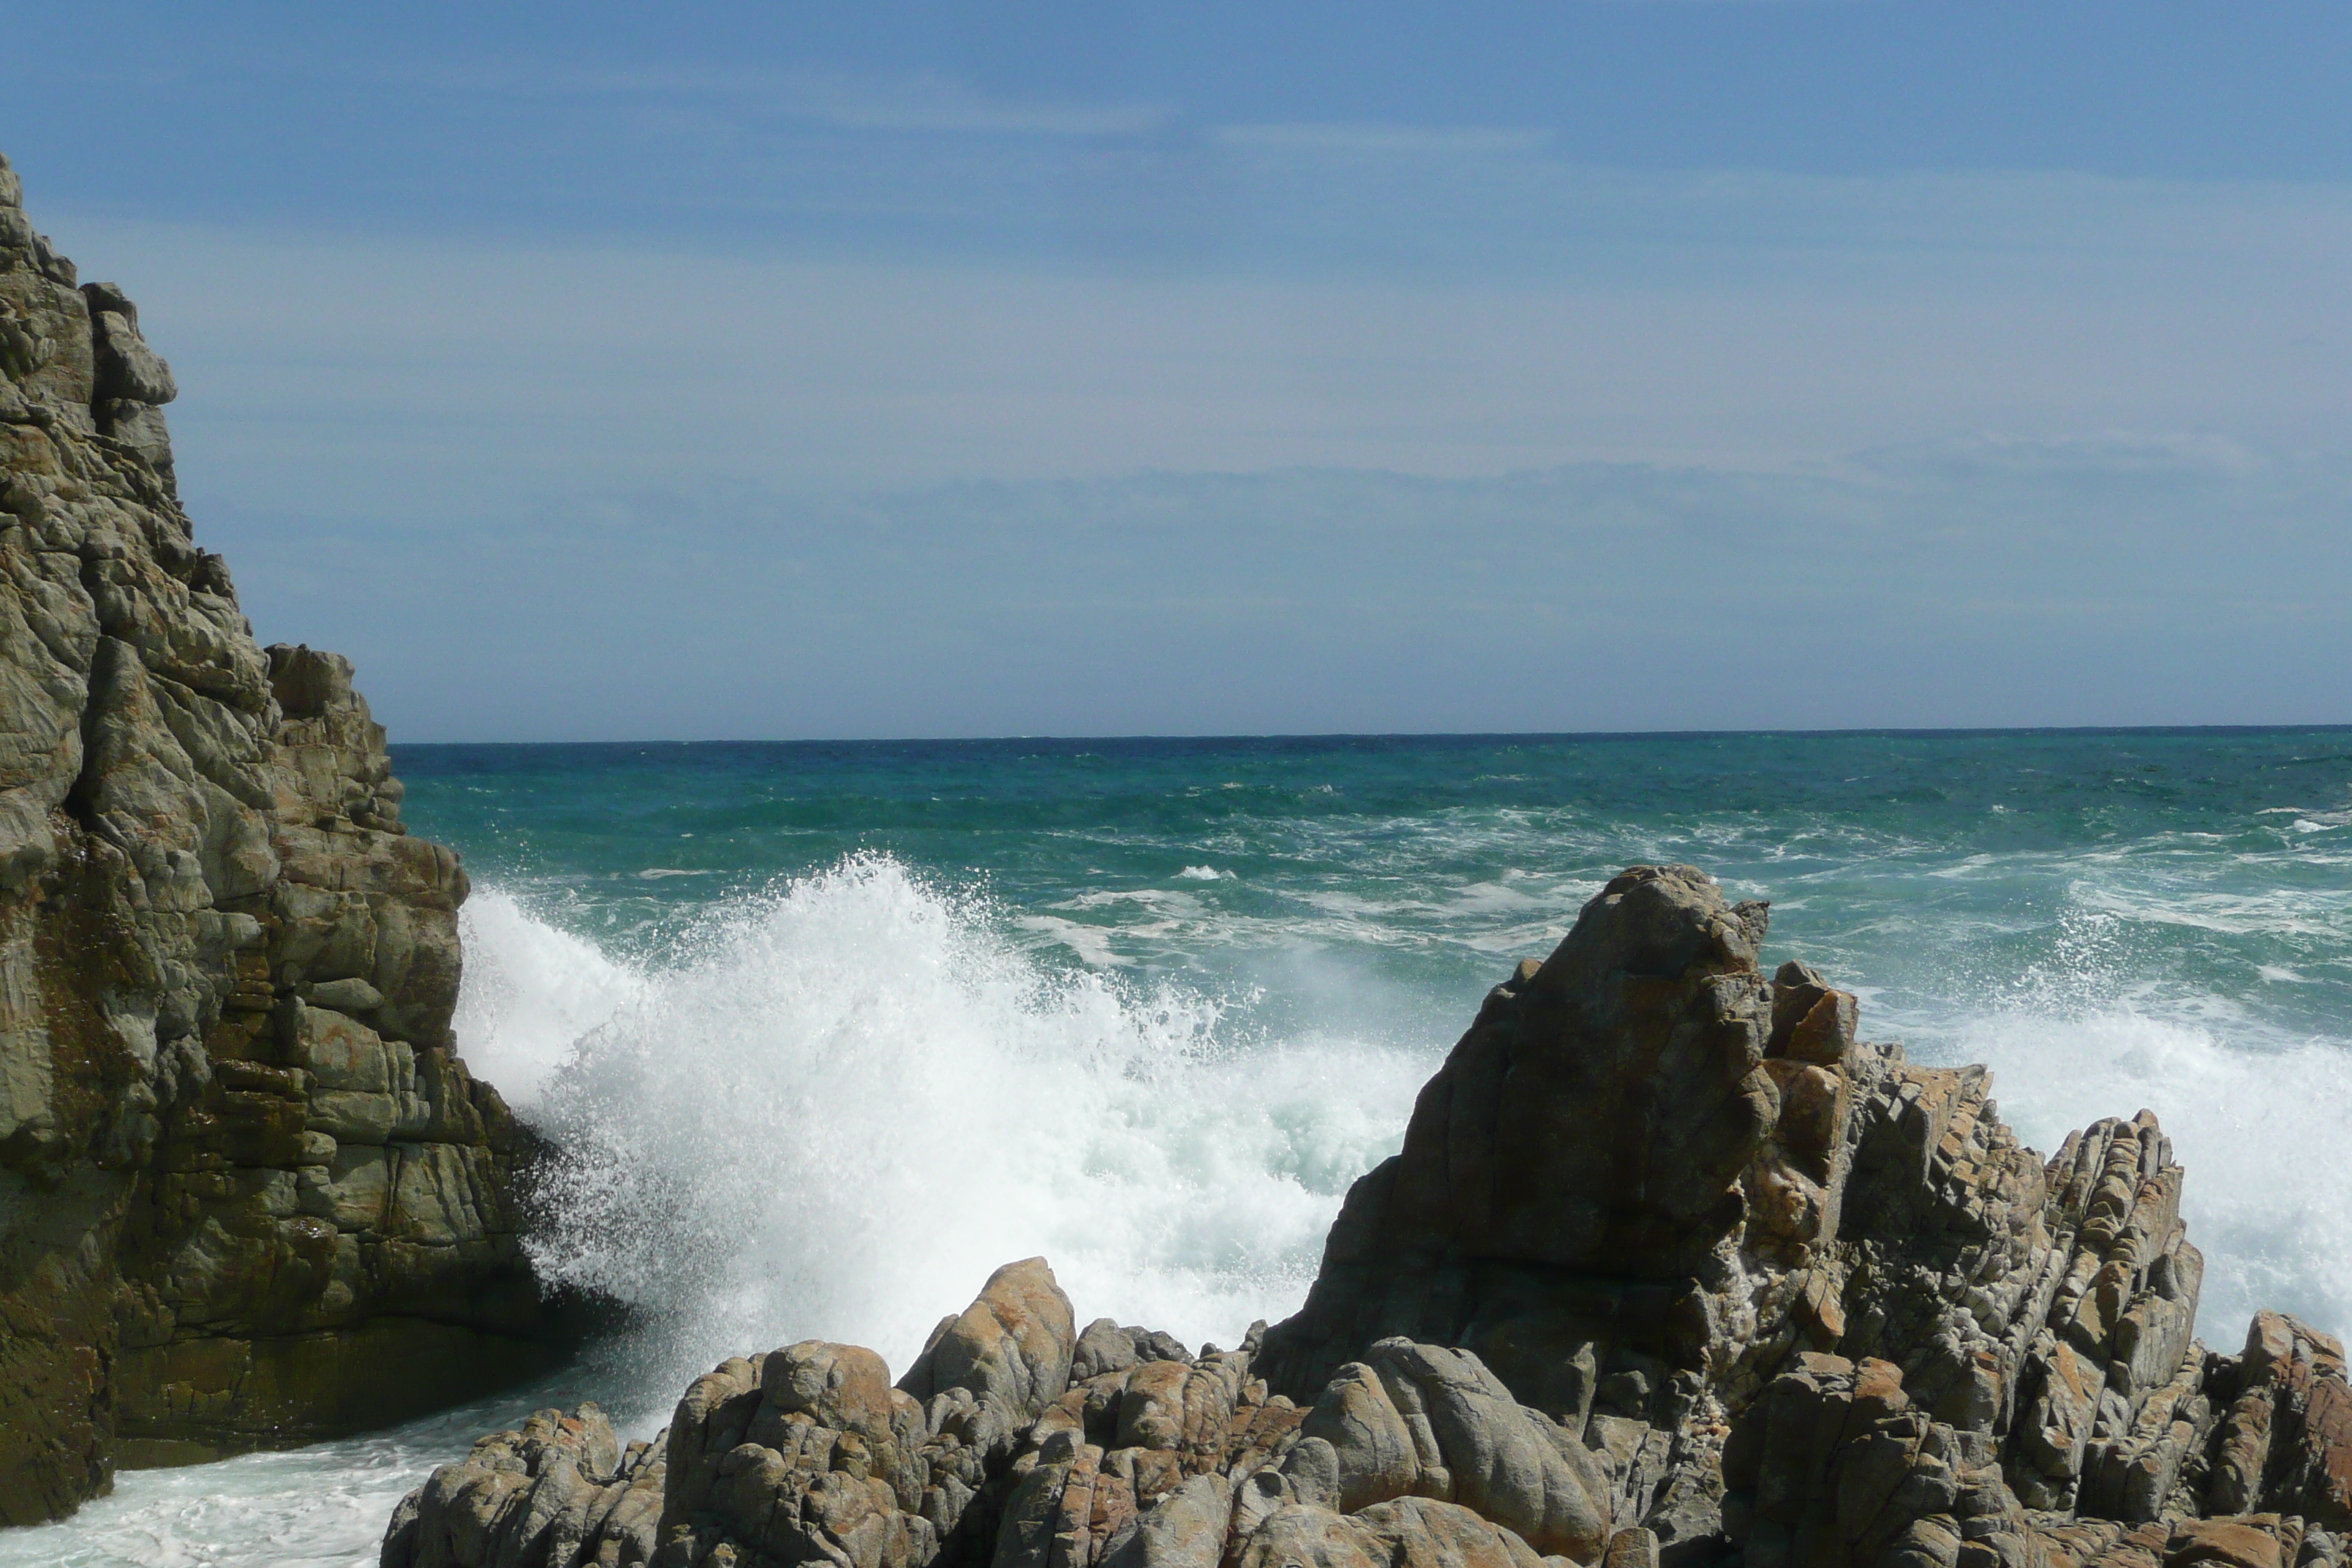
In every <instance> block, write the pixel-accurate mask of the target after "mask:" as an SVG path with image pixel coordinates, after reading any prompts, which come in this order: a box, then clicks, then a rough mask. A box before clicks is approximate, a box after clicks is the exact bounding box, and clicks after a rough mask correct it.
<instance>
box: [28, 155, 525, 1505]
mask: <svg viewBox="0 0 2352 1568" xmlns="http://www.w3.org/2000/svg"><path fill="white" fill-rule="evenodd" d="M18 199H19V184H18V182H17V180H16V175H15V174H14V172H13V171H9V170H8V169H7V166H6V164H5V160H0V1523H25V1522H29V1521H36V1520H40V1519H45V1518H49V1517H53V1516H55V1515H57V1514H58V1513H61V1512H63V1511H65V1510H68V1509H70V1508H71V1507H72V1506H73V1505H74V1504H75V1503H76V1502H78V1501H79V1500H81V1499H82V1498H85V1497H88V1496H89V1495H92V1494H93V1493H95V1492H97V1491H100V1490H102V1489H104V1488H105V1486H106V1485H107V1481H108V1478H109V1475H110V1472H111V1470H112V1468H114V1467H115V1466H116V1465H118V1464H141V1463H153V1462H162V1461H164V1460H170V1459H179V1458H202V1457H207V1456H211V1455H215V1454H219V1453H223V1452H228V1451H233V1450H236V1449H239V1448H249V1447H262V1446H268V1445H272V1444H283V1443H299V1442H308V1441H311V1440H313V1439H315V1438H317V1437H320V1436H327V1435H329V1434H331V1433H334V1432H340V1431H346V1430H350V1429H352V1427H354V1426H367V1425H373V1424H375V1423H378V1422H384V1421H391V1420H394V1419H398V1418H401V1417H404V1416H406V1415H414V1414H418V1413H421V1412H422V1411H423V1410H425V1409H427V1408H430V1407H431V1406H432V1405H433V1404H435V1403H437V1402H442V1401H446V1400H448V1399H451V1398H453V1397H465V1396H469V1395H472V1394H478V1393H479V1392H481V1390H482V1389H483V1388H484V1387H486V1386H488V1384H492V1383H496V1382H499V1381H502V1380H504V1379H506V1378H509V1377H513V1376H520V1375H525V1374H528V1373H530V1372H531V1371H533V1370H534V1369H536V1368H538V1367H540V1366H542V1365H545V1364H547V1363H548V1362H549V1361H551V1359H552V1357H553V1354H554V1353H556V1352H555V1350H554V1348H553V1347H552V1346H551V1344H548V1343H546V1342H549V1341H552V1340H554V1339H557V1338H559V1337H560V1336H559V1335H558V1334H557V1333H556V1332H555V1330H556V1327H557V1325H556V1324H555V1323H554V1322H553V1321H552V1320H551V1318H549V1317H548V1316H547V1315H546V1314H544V1313H542V1312H541V1310H540V1309H539V1308H538V1307H537V1305H536V1299H537V1298H536V1289H535V1286H534V1283H533V1281H532V1279H531V1275H530V1268H529V1265H528V1263H527V1261H526V1260H525V1259H524V1258H523V1256H522V1254H521V1252H520V1247H519V1244H518V1242H517V1238H516V1237H515V1234H514V1227H513V1223H512V1220H511V1217H510V1215H509V1204H508V1202H507V1200H506V1196H505V1194H506V1193H507V1191H508V1190H509V1188H510V1186H511V1185H512V1184H513V1182H514V1180H515V1175H516V1169H517V1163H518V1161H519V1159H520V1154H521V1148H522V1145H521V1144H520V1142H519V1140H518V1139H517V1137H516V1135H515V1133H514V1131H513V1130H512V1128H511V1126H509V1125H508V1124H506V1123H505V1122H504V1121H503V1120H502V1119H496V1118H485V1117H482V1116H480V1115H478V1114H476V1113H475V1110H473V1108H472V1107H471V1106H470V1105H469V1106H468V1107H467V1108H466V1109H465V1110H464V1111H463V1112H462V1113H460V1112H459V1111H458V1110H457V1109H456V1108H453V1107H448V1106H445V1105H441V1104H436V1103H435V1101H434V1096H435V1095H436V1093H439V1092H441V1090H442V1089H443V1087H444V1086H446V1084H449V1083H452V1082H458V1081H459V1075H455V1074H453V1073H451V1072H448V1071H446V1070H442V1071H438V1074H437V1077H436V1078H433V1079H426V1080H425V1081H422V1082H420V1081H419V1079H418V1074H417V1072H416V1070H415V1058H416V1051H417V1049H418V1048H419V1047H423V1048H425V1049H426V1050H428V1051H429V1050H436V1049H441V1048H444V1047H446V1045H447V1043H448V1030H449V1017H450V1009H451V1007H452V1006H453V1005H454V1004H455V1001H456V994H457V991H456V987H457V945H456V911H457V905H458V902H459V900H462V899H463V897H464V895H465V879H464V874H463V872H462V871H460V870H459V869H458V868H457V859H456V857H455V856H454V855H453V854H451V853H450V852H449V851H448V850H446V849H445V848H441V847H437V846H432V845H427V844H425V843H423V842H422V841H420V840H412V839H410V838H409V837H406V835H405V833H404V829H403V827H402V826H401V824H400V820H399V809H398V803H399V796H400V791H399V785H398V784H397V782H396V781H394V779H393V778H392V776H391V761H390V757H389V755H388V754H387V752H386V751H385V747H384V739H383V731H382V729H381V728H379V727H378V726H377V725H376V724H375V723H374V722H373V720H372V719H371V718H370V717H369V714H368V711H367V705H366V703H365V702H364V701H363V700H362V699H361V698H360V697H359V695H358V694H357V693H356V692H354V691H353V690H352V689H351V685H350V680H349V673H350V667H349V664H348V663H347V662H346V661H342V660H338V659H334V658H331V656H327V655H320V654H315V653H312V652H310V650H308V649H300V648H277V649H267V650H265V649H264V648H262V647H259V646H257V643H256V642H255V640H254V637H253V631H252V628H251V626H249V625H248V624H247V621H246V619H245V616H244V615H243V614H242V612H241V611H240V610H239V609H238V608H237V605H236V591H235V589H234V587H233V586H232V585H231V584H230V581H229V577H228V574H227V571H226V567H225V566H224V565H223V564H222V563H221V561H220V559H219V557H217V556H215V555H212V554H209V553H207V552H205V551H203V550H200V549H198V548H197V547H196V545H195V542H194V537H193V530H192V525H191V523H190V521H189V520H188V517H187V515H186V513H185V512H184V510H182V507H181V504H180V500H179V497H178V494H177V491H176V489H175V488H174V484H173V470H172V462H171V445H170V437H169V433H168V430H167V429H166V426H165V424H164V420H163V413H162V409H161V405H163V404H165V403H168V402H170V401H171V400H172V398H173V395H175V394H176V392H177V387H176V385H175V384H174V382H173V377H172V374H171V371H170V368H169V366H167V365H166V364H165V363H164V362H163V358H162V357H161V356H160V355H158V354H157V353H155V351H154V349H153V348H152V346H151V345H150V344H149V342H148V341H147V339H146V338H145V336H144V334H143V331H142V325H141V321H140V318H139V312H138V310H137V308H136V307H135V306H134V305H132V304H131V301H130V300H129V299H128V298H126V297H125V296H124V294H123V293H122V291H121V289H118V288H116V287H115V286H114V285H112V284H110V283H93V284H90V285H88V286H87V287H86V288H77V287H76V286H75V282H74V279H75V273H74V269H73V268H72V265H71V264H70V263H69V262H68V261H66V260H65V259H64V258H61V257H58V255H56V253H55V252H54V251H53V250H52V249H51V248H50V247H48V244H47V241H46V240H43V239H41V238H40V237H39V236H38V235H37V234H36V233H35V232H34V231H33V230H32V228H31V226H30V225H29V223H27V222H26V218H25V215H24V213H23V211H22V210H21V208H20V206H19V205H17V204H18ZM281 693H282V694H283V695H281ZM289 697H290V698H292V699H294V700H291V701H289V700H286V699H287V698H289ZM306 997H307V998H308V1004H307V1005H306V1002H305V1001H304V1000H303V999H304V998H306ZM356 1015H365V1021H364V1022H362V1021H361V1019H360V1018H359V1017H358V1016H356ZM404 1064H405V1065H404ZM469 1093H470V1091H469ZM444 1098H445V1099H446V1095H445V1096H444ZM468 1118H470V1120H467V1119H468ZM493 1121H496V1122H497V1125H495V1126H494V1125H493V1124H492V1123H493ZM428 1129H443V1130H445V1131H442V1132H440V1133H437V1134H436V1135H438V1136H443V1137H445V1138H446V1140H447V1141H449V1142H456V1143H462V1144H463V1145H465V1147H466V1148H467V1151H468V1152H467V1158H466V1160H465V1161H464V1162H463V1164H464V1176H465V1180H464V1186H465V1188H466V1193H467V1196H466V1200H465V1202H464V1203H462V1204H460V1205H457V1206H456V1207H454V1208H453V1207H452V1206H451V1205H449V1204H447V1203H437V1206H436V1207H435V1208H434V1209H433V1213H432V1215H430V1216H427V1217H423V1218H417V1217H416V1216H418V1215H420V1214H421V1212H422V1211H421V1210H420V1209H419V1207H418V1205H417V1204H416V1203H414V1202H411V1201H409V1200H410V1199H413V1198H416V1197H418V1196H419V1195H420V1190H418V1189H415V1188H414V1187H413V1184H412V1187H409V1188H402V1189H401V1191H400V1194H397V1196H398V1200H399V1201H395V1196H396V1194H395V1193H394V1185H395V1184H394V1179H393V1175H392V1172H391V1169H390V1167H389V1166H388V1165H387V1164H385V1163H383V1159H382V1158H381V1157H379V1158H378V1159H376V1160H375V1161H373V1162H371V1161H369V1160H367V1159H365V1158H363V1157H361V1156H357V1155H347V1154H345V1153H343V1152H342V1151H343V1150H344V1149H346V1148H348V1147H351V1146H354V1145H362V1144H365V1145H369V1146H372V1147H373V1146H381V1145H383V1144H385V1142H387V1140H395V1139H400V1138H407V1137H423V1136H425V1135H426V1133H427V1130H428ZM428 1185H431V1186H432V1188H433V1195H434V1196H435V1198H436V1202H437V1200H438V1199H440V1198H443V1197H446V1196H449V1195H450V1194H453V1193H454V1192H455V1188H454V1187H452V1186H451V1185H450V1184H448V1183H446V1182H438V1181H436V1183H433V1184H428ZM400 1215H408V1216H410V1217H411V1218H415V1220H416V1224H417V1225H418V1226H421V1227H422V1228H423V1229H424V1230H426V1231H429V1232H431V1233H432V1237H433V1238H434V1245H432V1246H429V1247H428V1246H425V1245H424V1244H423V1243H413V1242H412V1241H411V1240H407V1239H404V1238H402V1237H397V1236H394V1235H393V1234H392V1233H390V1232H387V1231H384V1230H383V1229H382V1228H381V1227H382V1226H384V1225H386V1224H387V1223H389V1222H390V1221H391V1220H392V1219H394V1218H396V1217H397V1216H400ZM404 1223H405V1222H404ZM379 1244H381V1245H379ZM401 1346H406V1347H408V1348H409V1349H410V1350H412V1351H414V1352H415V1353H418V1354H420V1355H427V1356H429V1357H431V1358H432V1363H431V1364H430V1365H429V1366H426V1367H424V1368H422V1369H420V1370H418V1371H416V1372H415V1373H413V1374H410V1375H394V1374H388V1373H386V1372H385V1371H384V1369H382V1368H378V1367H375V1366H373V1365H371V1364H368V1363H367V1361H366V1354H373V1353H376V1352H378V1351H389V1350H390V1349H393V1348H394V1347H401ZM363 1351H364V1352H366V1354H363V1353H362V1352H363Z"/></svg>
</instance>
